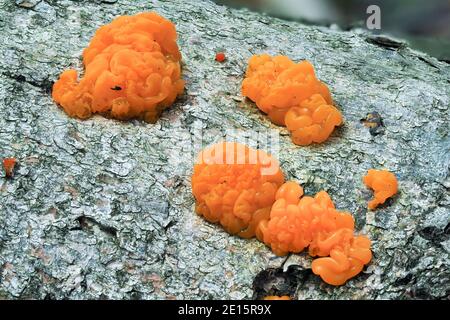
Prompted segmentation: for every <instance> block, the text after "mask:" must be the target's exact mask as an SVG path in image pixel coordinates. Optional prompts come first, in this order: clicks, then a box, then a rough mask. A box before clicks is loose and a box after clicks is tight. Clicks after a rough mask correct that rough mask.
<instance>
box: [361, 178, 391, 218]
mask: <svg viewBox="0 0 450 320" xmlns="http://www.w3.org/2000/svg"><path fill="white" fill-rule="evenodd" d="M363 182H364V184H365V185H366V186H367V187H369V188H372V189H373V191H374V198H373V200H371V201H369V205H368V207H369V209H370V210H374V209H376V207H378V205H380V204H383V203H384V202H385V201H386V200H387V199H388V198H390V197H392V196H393V195H394V194H396V193H397V191H398V182H397V178H396V177H395V175H394V174H393V173H392V172H389V171H387V170H375V169H370V170H369V171H368V172H367V175H366V176H365V177H364V178H363Z"/></svg>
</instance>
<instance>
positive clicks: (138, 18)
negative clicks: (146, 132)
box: [52, 12, 184, 123]
mask: <svg viewBox="0 0 450 320" xmlns="http://www.w3.org/2000/svg"><path fill="white" fill-rule="evenodd" d="M176 38H177V33H176V30H175V26H174V24H173V23H171V22H170V21H169V20H167V19H165V18H163V17H161V16H159V15H158V14H156V13H154V12H150V13H140V14H137V15H134V16H121V17H118V18H116V19H115V20H113V21H112V22H111V23H110V24H107V25H104V26H102V27H100V28H99V29H98V30H97V31H96V33H95V35H94V37H93V38H92V40H91V43H90V44H89V46H88V47H87V48H86V49H85V50H84V51H83V64H84V66H85V72H84V77H83V78H81V79H80V80H78V75H77V71H75V70H67V71H64V72H63V73H62V74H61V76H60V78H59V80H58V81H56V83H55V84H54V86H53V93H52V96H53V99H54V100H55V101H56V102H57V103H59V104H60V105H61V106H62V108H63V109H64V111H66V113H67V114H69V115H70V116H72V117H78V118H81V119H86V118H88V117H90V116H91V115H92V114H93V113H101V114H104V115H110V116H112V117H114V118H117V119H130V118H141V119H144V120H145V121H147V122H151V123H153V122H155V121H156V120H157V119H158V117H159V115H160V113H161V112H162V110H164V109H165V108H167V107H169V106H170V105H171V104H172V103H173V102H174V101H175V99H176V97H177V96H178V95H179V94H181V93H182V92H183V89H184V81H183V80H182V79H181V69H180V60H181V54H180V51H179V50H178V46H177V43H176Z"/></svg>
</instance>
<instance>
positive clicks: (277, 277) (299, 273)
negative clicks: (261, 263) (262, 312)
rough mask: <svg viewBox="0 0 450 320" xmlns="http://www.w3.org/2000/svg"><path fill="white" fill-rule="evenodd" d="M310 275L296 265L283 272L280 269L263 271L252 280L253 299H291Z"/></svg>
mask: <svg viewBox="0 0 450 320" xmlns="http://www.w3.org/2000/svg"><path fill="white" fill-rule="evenodd" d="M311 274H312V271H311V269H302V268H301V267H300V266H298V265H291V266H289V267H288V269H287V270H286V271H285V272H284V271H283V268H282V267H281V268H269V269H266V270H263V271H261V272H260V273H258V274H257V275H256V277H255V279H254V280H253V299H255V300H260V299H263V298H264V297H267V296H290V297H293V296H294V295H295V292H296V291H297V288H298V286H299V285H300V284H302V283H304V282H305V281H306V279H307V278H308V277H309V276H310V275H311Z"/></svg>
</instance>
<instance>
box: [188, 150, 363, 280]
mask: <svg viewBox="0 0 450 320" xmlns="http://www.w3.org/2000/svg"><path fill="white" fill-rule="evenodd" d="M252 153H253V155H252ZM255 155H257V156H255ZM252 158H253V159H252ZM255 159H258V160H257V161H256V162H255ZM268 168H271V170H269V171H267V172H264V171H262V169H268ZM283 182H284V177H283V174H282V172H281V170H280V168H279V167H278V164H277V163H276V160H274V159H273V158H271V157H270V156H268V155H267V154H266V153H264V152H262V151H257V150H253V149H250V148H248V147H246V146H244V145H241V144H238V143H220V144H217V145H214V146H212V147H210V148H207V149H205V150H204V151H203V152H201V153H200V155H199V159H198V160H197V163H196V164H195V166H194V173H193V175H192V191H193V193H194V196H195V199H196V211H197V213H199V214H200V215H202V216H203V217H204V218H205V219H207V220H208V221H210V222H214V223H216V222H219V223H220V224H221V225H222V226H223V227H224V228H225V230H227V231H228V232H229V233H231V234H237V235H239V236H241V237H244V238H250V237H253V236H256V237H257V238H258V239H259V240H260V241H262V242H264V243H265V244H266V245H267V246H269V247H270V248H271V249H272V251H273V252H274V253H275V254H277V255H286V254H288V253H289V252H293V253H298V252H300V251H302V250H304V249H306V248H308V250H309V254H310V255H311V256H313V257H318V258H317V259H315V260H314V261H313V263H312V270H313V272H314V273H315V274H317V275H319V276H320V277H321V278H322V279H323V280H324V281H325V282H327V283H329V284H332V285H342V284H344V283H345V282H346V281H347V280H348V279H350V278H352V277H354V276H355V275H357V274H358V273H359V272H361V270H362V269H363V267H364V265H365V264H367V263H369V261H370V260H371V258H372V252H371V250H370V245H371V243H370V240H369V239H368V238H367V237H365V236H356V235H355V234H354V220H353V217H352V216H351V215H350V214H349V213H347V212H341V211H338V210H336V209H335V206H334V204H333V201H332V200H331V198H330V196H329V195H328V194H327V193H326V192H325V191H321V192H319V193H318V194H316V196H314V197H308V196H303V188H302V187H301V186H300V185H299V184H297V183H296V182H293V181H289V182H286V183H284V184H283Z"/></svg>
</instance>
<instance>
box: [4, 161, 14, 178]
mask: <svg viewBox="0 0 450 320" xmlns="http://www.w3.org/2000/svg"><path fill="white" fill-rule="evenodd" d="M16 162H17V160H16V158H5V159H3V169H5V175H6V177H7V178H11V177H12V176H13V174H14V166H15V165H16Z"/></svg>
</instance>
